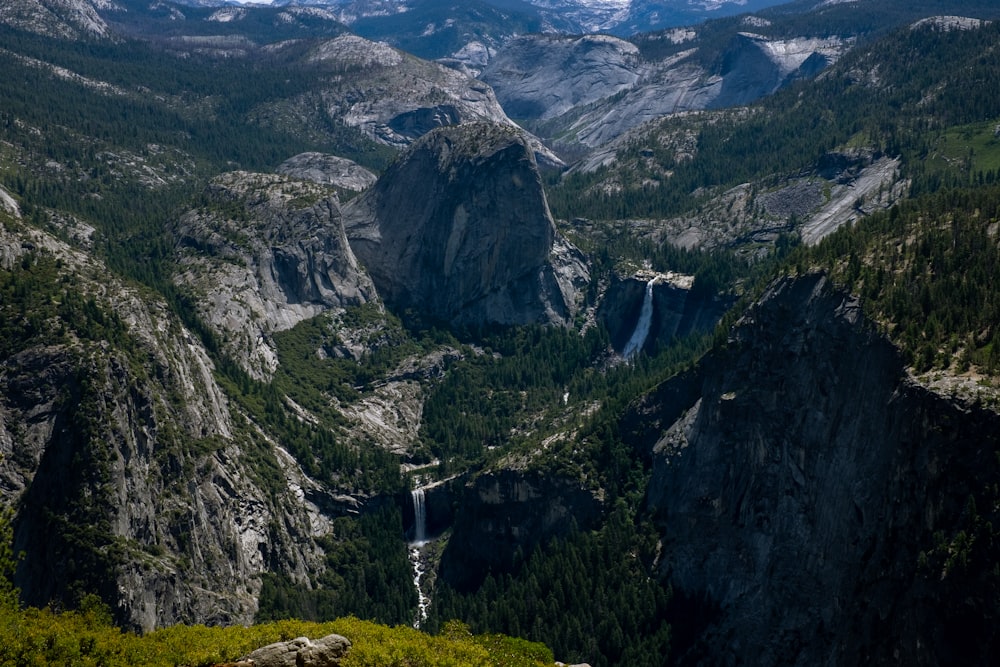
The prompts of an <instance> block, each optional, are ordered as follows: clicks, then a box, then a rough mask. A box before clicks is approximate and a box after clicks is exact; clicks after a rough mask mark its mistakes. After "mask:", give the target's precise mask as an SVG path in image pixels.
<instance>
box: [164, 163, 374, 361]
mask: <svg viewBox="0 0 1000 667" xmlns="http://www.w3.org/2000/svg"><path fill="white" fill-rule="evenodd" d="M205 201H206V205H205V206H202V207H200V208H198V209H195V210H192V211H189V212H188V213H186V214H184V215H183V216H181V218H180V220H179V221H178V223H177V232H178V238H179V243H178V248H177V255H178V259H179V263H180V265H181V267H182V271H181V272H179V273H178V276H177V282H178V283H179V284H180V285H181V286H182V287H183V288H185V289H186V290H189V291H190V292H191V293H192V294H193V295H194V296H196V297H197V304H198V308H199V311H200V312H201V314H202V316H203V317H204V318H205V320H206V322H208V323H209V325H210V326H212V328H213V329H214V330H215V331H216V332H217V333H218V334H219V336H220V337H221V338H224V339H225V340H226V341H227V342H226V345H227V347H228V351H229V352H230V354H232V356H233V358H235V359H237V360H238V361H240V362H241V364H242V365H243V366H244V368H245V369H246V370H247V371H248V372H249V373H251V374H252V375H254V376H255V377H259V378H266V377H269V376H270V374H271V373H272V372H273V371H274V369H275V368H276V367H277V363H278V362H277V354H276V352H275V350H274V345H273V343H272V341H271V335H272V334H273V333H274V332H276V331H283V330H285V329H290V328H291V327H293V326H295V325H296V324H297V323H299V322H301V321H303V320H305V319H308V318H310V317H315V316H316V315H319V314H320V313H323V312H326V311H329V310H332V309H339V308H344V307H347V306H354V305H360V304H363V303H367V302H370V301H372V300H374V299H376V294H375V288H374V286H373V285H372V282H371V280H370V279H369V278H368V276H367V274H365V272H364V271H363V270H362V269H361V267H360V266H359V264H358V261H357V259H356V258H355V256H354V253H353V252H352V251H351V248H350V245H349V244H348V242H347V238H346V236H345V235H344V227H343V224H342V222H341V213H340V203H339V201H338V200H337V197H336V195H335V194H334V193H333V191H332V190H331V189H330V188H327V187H323V186H321V185H319V184H317V183H313V182H307V181H298V180H291V179H289V178H286V177H283V176H277V175H274V174H253V173H249V172H232V173H228V174H223V175H221V176H218V177H216V178H215V179H214V180H213V181H212V183H211V184H210V185H209V187H208V188H207V189H206V192H205Z"/></svg>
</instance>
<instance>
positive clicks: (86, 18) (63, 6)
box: [0, 0, 119, 39]
mask: <svg viewBox="0 0 1000 667" xmlns="http://www.w3.org/2000/svg"><path fill="white" fill-rule="evenodd" d="M97 9H103V10H117V9H119V7H118V6H117V5H115V4H114V3H113V2H109V1H107V0H4V2H3V4H2V6H0V23H6V24H7V25H10V26H13V27H15V28H20V29H22V30H27V31H29V32H34V33H37V34H39V35H47V36H49V37H61V38H67V39H77V38H80V37H84V36H90V37H93V36H100V37H106V36H108V35H109V32H110V31H109V29H108V24H107V23H105V22H104V19H102V18H101V16H100V14H98V13H97Z"/></svg>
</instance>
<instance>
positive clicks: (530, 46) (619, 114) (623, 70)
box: [480, 32, 848, 150]
mask: <svg viewBox="0 0 1000 667" xmlns="http://www.w3.org/2000/svg"><path fill="white" fill-rule="evenodd" d="M847 47H848V42H846V41H845V40H842V39H839V38H829V39H820V38H805V37H803V38H792V39H783V40H782V39H771V38H767V37H764V36H761V35H757V34H753V33H746V32H744V33H737V34H735V35H734V36H733V37H732V39H731V41H730V43H729V45H728V48H727V49H726V50H725V52H724V53H723V55H722V56H721V59H720V62H718V63H715V64H714V65H706V64H704V63H702V62H700V60H699V57H698V55H699V46H698V45H697V43H692V47H691V48H689V49H685V50H682V51H679V52H677V53H672V54H670V55H668V56H665V57H663V58H661V59H647V58H643V57H642V55H641V54H640V52H639V49H638V48H637V47H636V46H635V45H634V44H632V43H631V42H628V41H626V40H622V39H618V38H614V37H609V36H603V35H602V36H595V35H589V36H584V37H576V38H568V37H554V36H551V35H530V36H524V37H520V38H518V39H517V40H514V41H512V42H511V43H510V44H508V45H507V46H505V47H504V48H502V49H500V50H499V52H498V53H497V55H496V57H495V58H493V59H492V60H491V61H490V63H489V64H488V65H487V66H486V67H485V68H484V69H483V72H482V74H481V75H480V78H482V80H483V81H486V82H487V83H489V84H490V85H491V86H492V87H493V89H494V91H495V92H496V95H497V99H498V100H499V101H500V103H501V104H502V105H503V108H504V110H505V111H506V112H507V113H508V114H509V115H511V116H513V117H514V118H518V119H524V120H525V121H526V123H527V125H526V127H528V128H529V129H532V130H533V131H537V132H539V133H541V134H543V136H544V137H547V138H549V139H550V140H551V141H553V142H558V144H559V145H560V147H562V148H563V149H566V150H577V149H579V147H580V146H582V147H585V148H587V149H594V148H598V147H600V146H604V145H606V144H608V143H609V142H611V141H613V140H614V139H616V138H618V137H620V136H622V135H624V134H625V133H627V132H628V131H629V130H631V129H633V128H636V127H639V126H640V125H642V124H643V123H644V122H647V121H650V120H653V119H656V118H660V117H662V116H665V115H672V114H678V113H683V112H688V111H697V110H703V109H719V108H723V107H729V106H734V105H740V104H746V103H749V102H752V101H754V100H757V99H759V98H760V97H763V96H765V95H769V94H771V93H773V92H775V91H776V90H778V89H779V88H781V87H782V86H784V85H787V84H788V83H790V82H791V81H794V80H795V79H797V78H804V77H812V76H815V75H816V74H818V73H819V72H820V71H821V70H822V69H824V68H825V67H827V66H828V65H829V64H830V63H832V62H834V61H836V60H837V58H838V57H839V55H840V54H841V53H842V52H843V51H844V50H845V49H846V48H847Z"/></svg>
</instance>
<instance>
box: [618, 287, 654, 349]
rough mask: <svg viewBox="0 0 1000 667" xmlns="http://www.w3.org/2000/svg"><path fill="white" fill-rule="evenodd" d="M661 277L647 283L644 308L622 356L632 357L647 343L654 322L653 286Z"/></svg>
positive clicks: (643, 302) (643, 300) (643, 301)
mask: <svg viewBox="0 0 1000 667" xmlns="http://www.w3.org/2000/svg"><path fill="white" fill-rule="evenodd" d="M659 279H660V277H659V276H657V277H655V278H653V279H652V280H650V281H649V282H648V283H646V295H645V296H644V297H643V299H642V309H641V310H640V311H639V321H638V322H636V323H635V331H633V332H632V337H631V338H629V339H628V342H627V343H626V344H625V349H623V350H622V356H623V357H625V358H626V359H631V358H632V357H633V356H635V354H636V353H637V352H639V350H641V349H642V346H643V345H645V344H646V337H647V336H648V335H649V327H650V326H651V325H652V323H653V286H654V285H655V284H656V282H657V281H658V280H659Z"/></svg>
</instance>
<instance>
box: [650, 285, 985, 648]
mask: <svg viewBox="0 0 1000 667" xmlns="http://www.w3.org/2000/svg"><path fill="white" fill-rule="evenodd" d="M650 402H651V403H652V405H651V403H650ZM634 419H635V420H637V421H636V424H641V423H643V422H645V421H650V422H659V423H660V426H659V428H658V429H650V428H648V427H639V428H638V429H636V431H635V433H636V435H635V438H634V442H636V444H637V445H639V446H642V445H646V446H648V445H649V444H651V443H652V442H654V441H655V446H654V448H653V450H652V455H653V476H652V480H651V482H650V486H649V491H648V496H647V498H648V502H649V505H650V507H651V509H652V510H653V511H654V512H655V514H656V516H657V519H658V521H659V524H660V527H661V530H662V535H663V537H662V547H663V550H662V559H661V562H660V567H661V569H662V572H663V574H664V575H665V576H666V577H668V578H669V580H670V582H671V584H672V585H673V586H674V590H675V592H676V593H677V594H678V596H679V599H684V600H688V601H699V602H697V603H696V604H695V607H696V608H697V611H695V610H692V609H688V610H687V612H686V613H688V614H689V615H690V616H689V618H690V617H692V616H697V615H698V614H701V615H702V618H703V619H707V622H706V624H705V626H704V627H703V628H702V630H703V631H702V632H701V633H700V634H699V635H697V636H695V637H693V638H692V637H686V638H678V641H677V644H676V645H677V646H678V647H679V650H680V651H682V652H683V654H682V655H680V656H679V657H680V659H681V660H680V662H681V663H682V664H736V663H739V664H748V665H775V664H796V665H814V664H861V663H871V664H878V663H886V662H899V663H902V664H954V663H956V662H962V663H964V664H987V663H989V662H991V659H990V658H988V657H987V656H990V655H992V656H994V657H995V656H996V651H997V642H998V639H997V634H996V629H995V625H994V624H993V623H992V622H991V621H988V620H984V619H988V618H989V612H988V610H989V609H991V608H993V607H991V605H993V604H994V602H995V600H991V596H993V595H994V593H993V592H992V587H995V585H996V583H995V581H994V580H995V577H993V578H990V577H991V575H989V572H988V569H989V568H991V567H992V566H988V567H987V569H986V570H984V569H977V568H981V567H982V566H981V565H976V564H974V563H975V562H976V561H975V557H974V556H975V551H973V555H972V556H967V558H968V559H969V560H968V561H967V562H968V563H971V564H968V565H966V566H965V568H964V569H963V568H962V567H958V568H957V569H956V568H955V566H952V568H951V569H949V566H948V565H944V567H943V569H942V570H937V569H935V567H938V568H940V567H941V565H940V563H941V562H944V559H942V561H935V560H934V557H933V556H930V557H928V554H934V553H936V550H942V549H945V550H947V549H954V548H955V546H954V544H955V543H952V544H951V547H947V545H948V541H949V539H952V536H954V535H956V534H957V532H958V527H959V526H967V525H970V523H974V522H975V521H976V519H975V518H970V516H969V509H968V508H969V506H970V505H969V503H973V504H975V499H978V501H979V503H981V505H980V506H982V504H984V503H985V504H986V505H988V506H989V507H991V508H992V509H990V510H988V511H987V515H988V516H993V514H995V507H994V505H995V503H996V498H994V497H989V496H988V495H984V494H985V493H986V489H988V488H990V483H991V482H990V481H989V480H993V481H996V480H997V479H1000V470H998V466H1000V464H998V461H997V457H996V452H997V451H998V450H1000V435H998V434H1000V416H998V415H997V414H996V413H995V412H993V411H990V410H987V409H984V408H983V407H981V406H980V405H978V404H963V403H957V402H954V401H953V400H950V399H946V398H944V397H942V396H940V395H938V394H935V393H933V392H931V391H929V390H928V389H926V388H925V387H923V386H920V385H917V384H915V383H914V382H912V381H911V380H910V379H909V377H908V376H907V374H906V373H905V372H904V369H903V364H902V362H901V359H900V355H899V354H898V353H897V352H896V350H895V348H893V347H892V345H891V344H890V343H889V342H888V341H887V340H886V339H884V338H883V337H882V336H881V335H880V334H879V333H878V332H877V331H876V329H875V327H874V326H872V325H871V324H870V323H869V322H867V320H866V319H865V317H864V315H863V314H862V312H861V307H860V304H859V302H858V301H857V299H855V298H853V297H850V296H849V295H846V294H843V293H842V292H840V291H838V290H836V289H835V288H833V286H831V285H830V284H829V282H828V281H827V279H826V278H825V277H823V276H822V275H809V276H806V277H803V278H799V279H784V280H781V281H779V282H777V283H776V284H775V285H774V286H773V287H772V288H771V289H770V290H769V291H768V293H767V294H765V295H764V297H763V298H762V299H761V301H760V302H759V303H758V304H757V305H755V306H754V307H753V308H751V309H750V310H749V311H748V313H747V314H746V315H745V316H744V318H743V319H742V320H741V321H740V322H739V323H738V325H737V326H736V327H735V328H734V330H733V333H732V336H731V338H730V340H729V343H728V345H727V346H726V347H725V348H724V349H718V350H716V351H715V352H713V353H712V354H710V355H709V356H708V357H706V358H705V359H704V360H703V361H702V363H701V365H700V367H699V368H698V370H697V371H695V372H694V373H688V374H686V375H684V376H682V377H679V378H677V379H676V380H674V381H672V382H668V383H667V384H665V385H664V386H663V387H661V389H660V390H658V392H656V393H655V394H654V396H653V397H651V399H649V400H648V401H647V402H646V403H643V404H641V407H637V409H636V412H635V413H634ZM972 479H976V480H986V481H984V482H983V483H982V485H981V486H980V485H978V484H977V485H975V486H970V485H969V484H968V483H967V480H972ZM964 534H965V533H964V531H963V533H962V535H964ZM955 539H959V540H961V539H963V538H961V537H958V538H955ZM982 539H986V538H982ZM990 539H991V538H990ZM942 543H943V544H944V545H945V546H942ZM982 548H984V549H990V548H992V547H989V546H986V545H984V546H983V547H982ZM987 553H990V552H987ZM992 557H993V558H995V552H993V555H992ZM928 562H929V563H930V564H927V563H928ZM935 563H937V565H935ZM984 615H985V616H984Z"/></svg>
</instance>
